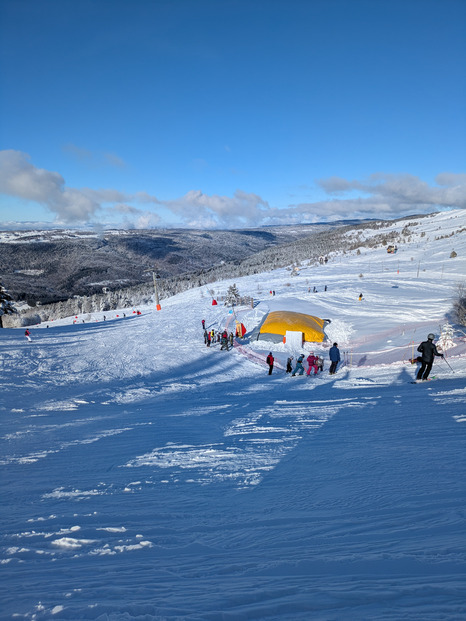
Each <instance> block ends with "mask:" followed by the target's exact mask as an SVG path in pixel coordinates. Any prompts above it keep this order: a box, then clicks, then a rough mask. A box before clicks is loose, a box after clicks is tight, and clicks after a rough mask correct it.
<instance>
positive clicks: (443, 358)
mask: <svg viewBox="0 0 466 621" xmlns="http://www.w3.org/2000/svg"><path fill="white" fill-rule="evenodd" d="M442 359H443V360H445V362H446V363H447V364H448V366H449V367H450V369H451V371H452V373H454V371H453V369H452V368H451V364H450V363H449V362H448V360H447V359H446V358H442Z"/></svg>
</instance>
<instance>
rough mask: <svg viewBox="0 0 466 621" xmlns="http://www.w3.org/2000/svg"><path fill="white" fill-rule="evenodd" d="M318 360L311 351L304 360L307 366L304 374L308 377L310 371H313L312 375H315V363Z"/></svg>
mask: <svg viewBox="0 0 466 621" xmlns="http://www.w3.org/2000/svg"><path fill="white" fill-rule="evenodd" d="M318 360H319V358H318V357H317V356H314V352H313V351H311V353H310V354H309V356H308V357H307V358H306V362H307V364H308V365H309V367H308V369H307V371H306V373H307V375H308V376H309V375H310V374H311V370H312V369H314V375H317V362H318Z"/></svg>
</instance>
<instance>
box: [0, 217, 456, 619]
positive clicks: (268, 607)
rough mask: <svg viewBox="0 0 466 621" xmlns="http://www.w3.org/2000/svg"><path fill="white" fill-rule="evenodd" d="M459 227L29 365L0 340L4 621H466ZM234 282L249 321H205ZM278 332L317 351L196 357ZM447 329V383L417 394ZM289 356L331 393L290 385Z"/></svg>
mask: <svg viewBox="0 0 466 621" xmlns="http://www.w3.org/2000/svg"><path fill="white" fill-rule="evenodd" d="M465 225H466V213H465V212H461V211H459V212H458V211H454V212H449V213H447V214H439V215H437V216H434V217H432V218H424V219H422V220H420V222H419V224H418V225H417V227H416V232H415V234H413V235H412V237H411V241H409V242H407V243H406V244H403V245H399V249H398V252H397V253H396V254H395V255H388V254H387V252H386V250H385V249H384V248H377V249H372V250H368V249H365V248H361V250H360V254H357V253H356V252H354V253H352V254H346V255H335V256H330V257H329V261H328V263H327V264H324V265H301V266H298V270H294V273H297V272H299V274H298V275H293V276H292V273H293V272H292V271H291V270H290V269H276V270H274V271H271V272H268V273H263V274H257V275H254V276H249V277H243V278H235V279H231V280H229V281H224V282H220V283H216V284H214V285H212V286H209V287H208V288H206V287H203V288H199V289H193V290H191V291H188V292H185V293H183V294H180V295H177V296H175V297H173V298H170V299H167V300H162V310H161V311H158V312H157V311H156V310H155V309H154V307H147V308H141V309H121V310H119V311H112V312H107V313H105V315H106V320H105V321H104V318H103V315H104V313H97V314H95V315H92V316H90V315H86V316H84V315H83V316H78V317H72V318H68V319H62V320H57V321H54V322H50V323H49V324H48V326H47V325H41V326H37V327H36V328H32V329H31V335H32V342H30V343H29V342H28V341H27V340H26V339H25V337H24V334H23V333H24V330H20V329H15V330H13V329H3V330H1V331H0V369H1V377H2V392H1V397H0V416H1V432H0V433H1V454H0V468H1V498H2V501H1V507H2V508H1V538H2V551H1V558H0V562H1V571H2V577H1V584H0V588H1V591H2V592H1V599H0V619H1V620H2V621H3V620H7V619H8V620H10V619H11V620H12V619H19V620H21V619H31V620H38V621H40V620H43V619H54V620H56V621H57V620H65V619H66V620H78V619H93V620H99V621H123V620H124V621H129V620H140V621H180V620H183V621H226V620H229V621H230V620H231V621H233V620H241V621H242V620H246V619H248V620H250V619H261V620H269V621H272V620H277V619H280V620H283V621H288V620H291V621H294V620H296V621H309V620H325V621H328V620H335V621H336V620H338V621H340V620H365V619H367V620H369V619H370V620H378V619H380V620H382V619H383V620H388V619H391V620H400V619H408V620H414V619H415V620H419V621H421V620H422V621H429V620H432V621H434V620H435V621H439V620H447V619H448V620H449V619H464V618H466V597H465V584H466V565H465V560H466V537H465V534H466V493H465V492H466V489H465V488H466V483H465V481H466V477H465V466H466V443H465V438H466V406H465V403H466V382H465V378H466V335H465V333H464V332H463V330H464V327H461V326H457V325H454V320H453V318H452V315H451V311H452V304H453V301H454V298H455V296H456V293H455V290H456V287H457V285H458V283H460V282H461V281H464V278H465V274H466V260H465V256H466V239H465V233H464V232H462V233H461V230H462V229H464V227H465ZM369 235H370V231H368V232H367V236H369ZM452 250H455V252H456V253H457V256H456V257H455V258H451V256H450V255H451V253H452ZM292 260H293V257H290V263H291V262H292ZM233 283H236V285H237V287H238V289H239V291H240V293H241V294H242V295H249V296H252V297H253V298H254V307H245V306H243V307H238V308H235V311H234V313H233V312H231V311H232V309H230V308H227V307H225V306H222V305H217V306H215V305H214V306H213V305H212V295H211V291H212V290H213V291H214V294H213V295H214V296H215V295H220V294H223V293H225V292H226V290H227V289H228V287H229V285H231V284H233ZM325 286H327V291H325V290H324V289H325ZM314 287H315V288H316V289H317V292H316V293H314V292H313V288H314ZM271 292H272V293H271ZM273 292H275V295H273ZM360 293H362V294H363V299H362V300H361V301H359V300H358V296H359V294H360ZM280 309H290V310H295V311H298V312H305V313H309V314H312V315H316V316H319V317H322V318H328V319H331V323H330V324H329V325H328V326H327V328H326V333H327V336H328V339H327V341H326V342H324V343H321V344H311V343H306V344H305V345H304V346H303V348H302V350H294V351H291V350H290V349H288V346H287V345H286V344H282V343H280V344H278V345H276V344H273V343H270V342H267V341H260V340H259V341H251V340H249V339H248V338H247V337H248V335H247V334H246V338H245V339H241V340H240V339H235V342H234V347H233V348H232V349H231V350H230V351H222V350H220V344H217V343H215V344H214V345H213V346H212V347H210V348H207V347H206V346H205V344H204V337H203V330H202V327H201V320H202V319H205V321H206V327H207V328H209V329H211V328H214V329H215V330H220V329H223V328H225V327H227V329H228V331H230V330H234V326H235V320H239V321H241V322H243V323H244V325H245V327H246V328H247V330H248V332H250V331H251V330H253V329H254V327H256V326H257V325H258V324H259V323H260V322H261V321H262V319H263V318H264V317H265V315H266V313H267V312H269V311H271V310H280ZM135 310H140V311H141V313H142V314H141V315H137V314H136V313H135V312H133V311H135ZM447 322H449V323H450V324H453V337H452V338H448V339H445V337H444V339H443V342H444V345H445V348H444V351H445V353H446V360H442V359H440V358H437V359H436V360H435V363H434V367H433V370H432V373H431V377H432V381H428V382H424V383H422V384H412V383H411V381H412V380H413V378H414V376H415V372H416V365H413V364H411V362H410V361H409V360H410V358H412V357H413V356H416V355H417V352H416V349H417V346H418V344H419V343H420V342H421V341H423V340H425V339H426V337H427V334H428V333H429V332H433V333H434V334H435V335H436V341H437V342H438V339H439V337H440V336H441V333H442V332H444V326H445V324H447ZM334 341H337V342H338V344H339V348H340V351H341V356H342V364H341V366H340V367H339V369H338V371H337V374H336V375H333V376H332V375H329V374H328V365H329V361H328V349H329V346H330V345H331V344H332V343H333V342H334ZM269 351H272V352H273V354H274V356H275V368H274V371H273V374H272V375H271V376H269V375H268V374H267V372H268V369H267V366H266V364H265V357H266V355H267V354H268V353H269ZM301 351H302V352H303V353H306V355H307V352H309V351H315V352H316V353H318V354H319V355H322V356H323V357H324V359H325V367H326V368H325V370H324V372H323V373H322V374H319V375H318V376H317V377H313V376H310V377H307V376H306V375H304V376H303V377H299V376H298V377H291V376H290V374H286V373H285V371H284V367H285V362H286V358H287V357H288V356H290V355H293V356H294V357H295V358H296V356H297V355H298V354H299V353H301Z"/></svg>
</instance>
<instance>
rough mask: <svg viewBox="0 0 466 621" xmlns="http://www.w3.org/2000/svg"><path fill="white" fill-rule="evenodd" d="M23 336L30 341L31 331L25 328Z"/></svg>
mask: <svg viewBox="0 0 466 621" xmlns="http://www.w3.org/2000/svg"><path fill="white" fill-rule="evenodd" d="M24 336H25V337H26V338H27V340H28V341H29V342H31V341H32V339H31V333H30V332H29V330H28V329H27V328H26V330H25V331H24Z"/></svg>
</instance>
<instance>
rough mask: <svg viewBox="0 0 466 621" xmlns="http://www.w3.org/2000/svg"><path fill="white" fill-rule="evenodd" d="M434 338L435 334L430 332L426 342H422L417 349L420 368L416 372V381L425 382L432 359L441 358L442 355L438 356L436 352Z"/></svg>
mask: <svg viewBox="0 0 466 621" xmlns="http://www.w3.org/2000/svg"><path fill="white" fill-rule="evenodd" d="M434 338H435V334H432V332H431V333H430V334H428V335H427V341H423V342H422V343H421V344H420V345H419V347H418V348H417V350H418V352H420V353H421V366H420V367H419V371H418V372H417V375H416V380H422V381H426V379H427V378H428V377H429V373H430V371H431V369H432V365H433V363H434V357H435V356H440V358H443V354H440V353H439V352H438V351H437V348H436V346H435V345H434V343H433V340H434Z"/></svg>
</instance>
